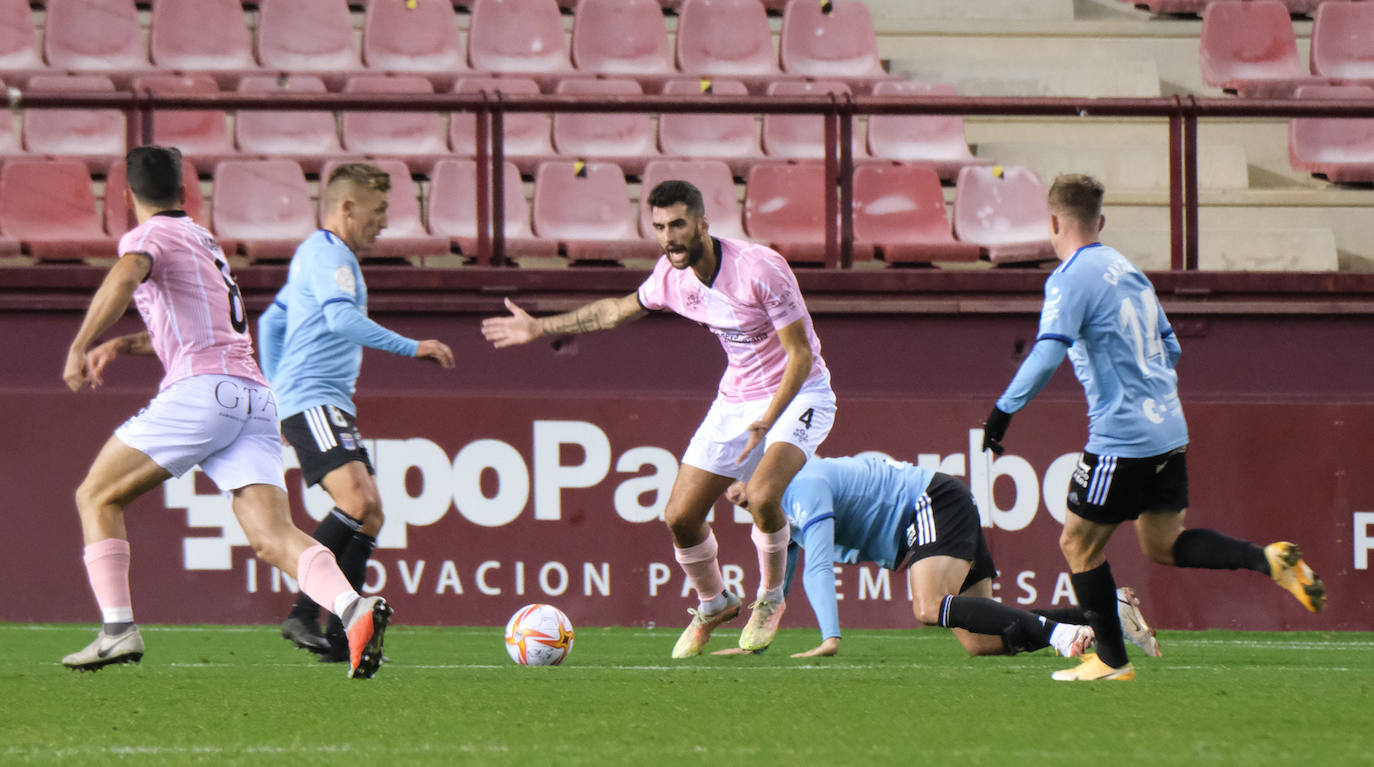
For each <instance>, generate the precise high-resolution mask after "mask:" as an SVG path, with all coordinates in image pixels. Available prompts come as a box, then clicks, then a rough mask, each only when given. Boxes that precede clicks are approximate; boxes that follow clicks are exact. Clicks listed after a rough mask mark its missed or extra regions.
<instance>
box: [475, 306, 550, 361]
mask: <svg viewBox="0 0 1374 767" xmlns="http://www.w3.org/2000/svg"><path fill="white" fill-rule="evenodd" d="M506 308H507V309H509V310H510V316H509V317H488V318H486V319H484V320H482V337H483V338H485V339H487V340H488V341H490V342H491V344H492V345H493V346H495V347H496V348H497V349H504V348H505V347H507V346H518V345H519V344H527V343H529V342H530V341H533V340H534V339H536V338H538V337H539V325H538V321H537V320H535V319H534V318H533V317H531V316H530V315H529V314H528V313H527V312H526V311H525V310H524V309H521V308H520V307H518V306H516V305H515V302H514V301H512V300H510V299H509V298H507V299H506Z"/></svg>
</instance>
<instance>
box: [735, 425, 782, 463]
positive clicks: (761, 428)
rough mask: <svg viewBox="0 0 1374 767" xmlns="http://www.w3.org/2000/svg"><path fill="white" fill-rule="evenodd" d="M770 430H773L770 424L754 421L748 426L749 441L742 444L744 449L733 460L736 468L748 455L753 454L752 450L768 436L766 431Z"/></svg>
mask: <svg viewBox="0 0 1374 767" xmlns="http://www.w3.org/2000/svg"><path fill="white" fill-rule="evenodd" d="M771 428H773V425H772V424H769V423H764V422H763V421H755V422H753V423H751V424H749V441H748V442H746V443H744V449H743V450H741V451H740V454H739V457H738V458H736V459H735V465H736V466H739V465H740V464H741V463H744V459H745V458H748V457H749V454H750V453H752V452H754V448H756V447H758V446H759V443H761V442H763V438H764V437H766V436H768V430H769V429H771Z"/></svg>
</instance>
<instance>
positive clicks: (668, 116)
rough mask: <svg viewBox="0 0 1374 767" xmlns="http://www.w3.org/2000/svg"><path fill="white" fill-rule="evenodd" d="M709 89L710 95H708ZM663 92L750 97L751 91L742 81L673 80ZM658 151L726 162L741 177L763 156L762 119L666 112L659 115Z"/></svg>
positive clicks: (703, 95)
mask: <svg viewBox="0 0 1374 767" xmlns="http://www.w3.org/2000/svg"><path fill="white" fill-rule="evenodd" d="M707 86H709V88H710V93H709V95H708V94H705V93H704V88H705V87H707ZM663 93H664V94H665V95H672V96H701V97H702V98H709V97H710V96H711V95H715V96H746V95H748V93H749V91H748V89H746V88H745V86H744V83H742V82H740V81H738V80H672V81H670V82H668V83H665V84H664V86H663ZM658 148H659V150H660V151H661V152H663V154H664V155H665V156H668V157H692V158H707V157H709V158H712V159H720V160H724V161H725V162H727V163H729V164H730V171H731V172H732V173H734V175H736V176H741V177H742V176H744V174H746V173H748V172H749V166H750V165H752V164H754V162H756V161H757V160H758V159H759V158H760V157H762V155H763V148H762V147H761V146H760V145H759V123H758V120H757V119H756V118H755V117H754V115H751V114H744V113H736V114H696V113H692V112H664V113H662V114H660V115H659V116H658Z"/></svg>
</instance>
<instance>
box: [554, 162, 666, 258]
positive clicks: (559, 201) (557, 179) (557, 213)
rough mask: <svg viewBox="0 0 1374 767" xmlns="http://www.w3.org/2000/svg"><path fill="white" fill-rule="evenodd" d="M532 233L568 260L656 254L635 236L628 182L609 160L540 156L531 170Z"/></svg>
mask: <svg viewBox="0 0 1374 767" xmlns="http://www.w3.org/2000/svg"><path fill="white" fill-rule="evenodd" d="M532 218H533V221H534V233H535V235H536V236H538V237H542V238H545V239H552V240H557V241H558V242H559V244H560V246H561V247H562V250H563V253H564V254H565V255H566V256H567V257H568V259H569V260H571V261H573V262H584V263H586V262H592V263H605V262H617V261H620V260H621V259H624V258H633V257H645V258H649V257H652V256H655V255H658V245H657V244H655V243H651V242H648V241H646V240H644V239H642V238H641V237H640V236H639V232H638V231H637V230H636V229H635V223H634V211H633V210H632V209H631V207H630V197H629V188H628V187H627V186H626V184H625V176H624V175H623V174H622V173H621V172H620V166H618V165H614V164H612V163H596V162H594V163H586V164H585V165H583V164H582V163H574V162H572V161H567V162H546V163H544V164H543V165H540V166H539V170H537V171H536V172H535V174H534V204H533V206H532Z"/></svg>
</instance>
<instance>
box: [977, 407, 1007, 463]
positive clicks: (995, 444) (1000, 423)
mask: <svg viewBox="0 0 1374 767" xmlns="http://www.w3.org/2000/svg"><path fill="white" fill-rule="evenodd" d="M1010 425H1011V413H1003V412H1002V411H1001V410H998V409H997V406H996V405H993V406H992V412H991V413H988V420H987V421H986V422H984V423H983V449H984V450H991V451H992V452H993V455H1001V454H1002V452H1003V451H1004V450H1006V448H1004V447H1002V438H1003V437H1005V436H1006V435H1007V427H1008V426H1010Z"/></svg>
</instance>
